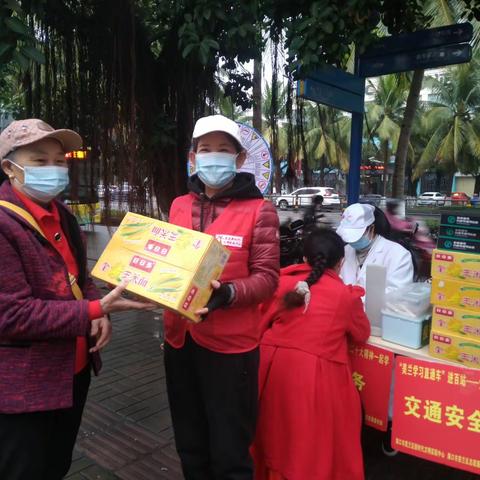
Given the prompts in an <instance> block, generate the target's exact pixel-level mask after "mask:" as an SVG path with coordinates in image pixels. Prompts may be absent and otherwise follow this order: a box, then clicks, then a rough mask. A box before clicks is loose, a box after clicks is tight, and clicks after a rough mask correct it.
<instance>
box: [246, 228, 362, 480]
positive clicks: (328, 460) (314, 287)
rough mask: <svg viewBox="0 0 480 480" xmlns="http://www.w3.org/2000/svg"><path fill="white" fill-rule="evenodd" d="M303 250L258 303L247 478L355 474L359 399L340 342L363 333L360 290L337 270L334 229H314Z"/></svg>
mask: <svg viewBox="0 0 480 480" xmlns="http://www.w3.org/2000/svg"><path fill="white" fill-rule="evenodd" d="M304 253H305V257H306V261H307V262H308V263H305V264H301V265H292V266H290V267H287V268H285V269H283V270H282V272H281V276H280V285H279V288H278V290H277V292H276V294H275V296H274V298H273V299H272V300H271V301H270V302H269V303H268V304H266V305H264V321H265V322H266V324H267V325H268V330H267V331H266V333H265V335H264V336H263V339H262V342H261V354H260V358H261V360H260V373H259V382H260V383H259V385H260V392H259V394H260V406H259V419H258V427H257V434H256V439H255V443H254V446H253V453H254V458H255V462H256V477H255V478H256V480H283V479H288V480H306V479H308V480H362V479H363V478H364V474H363V459H362V450H361V444H360V430H361V406H360V398H359V395H358V392H357V390H356V389H355V386H354V384H353V380H352V372H351V369H350V366H349V360H348V341H349V340H351V341H354V342H364V341H366V340H367V338H368V336H369V334H370V325H369V322H368V319H367V317H366V315H365V313H364V311H363V305H362V300H361V297H362V296H363V294H364V291H363V289H362V288H360V287H352V286H347V285H345V284H344V283H343V282H342V280H341V279H340V277H339V276H338V272H339V270H340V267H341V264H342V260H343V257H344V243H343V241H342V239H341V238H340V237H339V236H338V235H337V234H336V233H335V232H333V231H330V230H314V231H313V232H312V233H311V234H310V235H309V237H308V238H307V239H306V241H305V249H304Z"/></svg>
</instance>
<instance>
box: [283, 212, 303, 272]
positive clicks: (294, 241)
mask: <svg viewBox="0 0 480 480" xmlns="http://www.w3.org/2000/svg"><path fill="white" fill-rule="evenodd" d="M304 227H305V223H304V221H303V220H295V221H293V222H291V221H290V220H287V221H286V222H284V223H282V224H281V225H280V267H282V268H283V267H288V266H289V265H294V264H296V263H302V262H303V234H304Z"/></svg>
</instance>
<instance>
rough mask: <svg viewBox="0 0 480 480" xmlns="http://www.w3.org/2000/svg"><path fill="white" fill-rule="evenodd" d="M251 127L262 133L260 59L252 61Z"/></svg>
mask: <svg viewBox="0 0 480 480" xmlns="http://www.w3.org/2000/svg"><path fill="white" fill-rule="evenodd" d="M253 128H255V129H256V130H258V131H259V132H260V133H262V59H261V58H258V59H255V60H254V61H253Z"/></svg>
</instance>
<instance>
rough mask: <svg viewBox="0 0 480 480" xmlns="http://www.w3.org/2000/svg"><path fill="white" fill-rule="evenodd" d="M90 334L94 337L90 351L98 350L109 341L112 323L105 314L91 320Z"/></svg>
mask: <svg viewBox="0 0 480 480" xmlns="http://www.w3.org/2000/svg"><path fill="white" fill-rule="evenodd" d="M90 336H91V337H94V338H95V339H96V343H95V346H94V347H92V348H91V349H90V350H89V351H90V353H93V352H98V351H99V350H101V349H102V348H103V347H105V346H106V345H107V344H108V343H109V342H110V339H111V338H112V323H111V322H110V319H109V318H108V317H107V316H106V315H104V316H103V317H100V318H96V319H95V320H92V322H91V327H90Z"/></svg>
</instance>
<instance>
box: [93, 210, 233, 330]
mask: <svg viewBox="0 0 480 480" xmlns="http://www.w3.org/2000/svg"><path fill="white" fill-rule="evenodd" d="M229 256H230V252H229V251H228V250H227V249H226V248H225V247H223V246H222V245H221V244H220V242H218V241H217V240H216V239H215V238H214V237H212V236H211V235H207V234H205V233H201V232H196V231H194V230H189V229H187V228H182V227H178V226H177V225H172V224H169V223H165V222H161V221H159V220H154V219H152V218H148V217H144V216H141V215H137V214H134V213H127V215H125V218H124V219H123V221H122V223H121V224H120V226H119V227H118V230H117V231H116V232H115V234H114V235H113V237H112V239H111V240H110V242H109V244H108V245H107V247H106V249H105V250H104V252H103V253H102V255H101V257H100V258H99V260H98V262H97V264H96V265H95V267H94V268H93V271H92V275H93V276H95V277H96V278H99V279H100V280H104V281H106V282H108V283H111V284H115V285H118V284H120V283H121V282H122V280H124V279H126V280H128V281H129V284H128V288H127V290H129V291H131V292H133V293H135V294H137V295H139V296H141V297H143V298H146V299H148V300H152V301H153V302H155V303H158V304H160V305H162V306H164V307H166V308H168V309H170V310H173V311H175V312H177V313H179V314H181V315H183V316H184V317H187V318H189V319H191V320H193V321H195V322H198V321H200V318H199V317H197V316H196V315H195V314H194V312H195V311H196V310H198V309H200V308H202V307H204V306H205V305H206V303H207V301H208V299H209V297H210V295H211V293H212V288H211V281H212V280H215V279H218V278H219V277H220V275H221V273H222V271H223V268H224V267H225V264H226V263H227V260H228V258H229Z"/></svg>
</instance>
